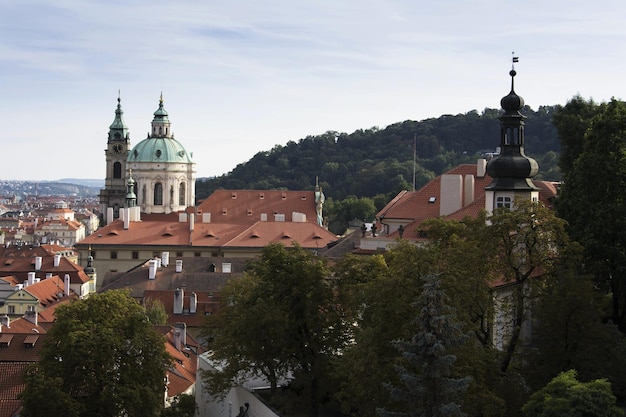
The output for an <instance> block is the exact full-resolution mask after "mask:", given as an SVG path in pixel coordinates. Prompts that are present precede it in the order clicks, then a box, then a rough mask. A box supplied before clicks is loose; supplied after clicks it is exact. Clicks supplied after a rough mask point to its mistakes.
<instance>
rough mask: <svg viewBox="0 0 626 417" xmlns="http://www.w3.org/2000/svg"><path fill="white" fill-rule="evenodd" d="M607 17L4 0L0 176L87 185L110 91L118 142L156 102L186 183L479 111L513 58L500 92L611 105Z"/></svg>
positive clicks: (612, 40) (556, 5)
mask: <svg viewBox="0 0 626 417" xmlns="http://www.w3.org/2000/svg"><path fill="white" fill-rule="evenodd" d="M625 9H626V5H624V4H622V3H621V2H617V1H600V2H594V3H589V2H582V1H579V0H573V1H568V2H565V1H561V0H559V1H554V2H549V3H546V2H540V1H538V0H531V1H526V2H505V3H501V2H500V3H496V2H493V1H488V0H483V1H476V2H463V1H449V2H415V1H409V0H393V1H385V2H383V1H380V0H378V1H377V0H346V1H342V2H336V1H330V0H318V1H313V0H299V1H297V2H287V1H285V0H268V1H263V2H255V1H250V0H240V1H236V2H233V1H225V0H217V1H212V2H201V1H196V0H183V1H177V2H171V1H164V0H156V1H151V2H145V1H140V0H130V1H121V0H117V1H106V2H105V1H91V2H84V1H81V0H63V1H58V0H56V1H25V0H21V1H20V2H13V3H12V4H6V5H3V14H2V15H1V16H0V68H1V69H2V74H3V77H2V78H1V79H0V91H2V97H1V99H0V111H1V112H2V114H3V116H4V120H8V121H9V123H7V124H5V126H4V127H5V128H4V129H3V140H2V144H3V149H6V150H7V152H9V153H7V154H8V155H20V157H19V158H9V160H5V161H3V163H2V164H1V165H0V177H1V178H32V179H55V178H61V177H87V178H103V177H104V151H103V150H104V147H105V146H106V134H107V131H108V127H109V125H110V123H111V122H112V120H113V116H114V110H115V105H116V104H117V103H116V99H117V91H118V89H119V90H121V95H122V106H123V108H124V111H125V120H126V123H127V125H128V126H129V128H130V131H131V140H132V141H133V143H137V142H138V141H139V140H140V139H143V138H144V137H145V134H146V132H147V131H148V130H149V127H150V122H151V120H152V113H153V112H154V110H156V108H157V105H158V97H159V94H160V93H161V91H163V93H164V97H165V106H166V108H167V109H168V111H169V112H170V119H171V121H172V123H173V130H174V132H175V134H176V138H177V139H178V140H179V141H181V142H182V143H183V144H184V145H185V146H186V147H187V148H188V149H189V150H190V151H193V152H194V157H195V159H196V161H197V165H198V171H199V174H200V175H203V176H207V175H216V174H221V173H225V172H227V171H230V170H231V169H233V168H234V167H235V166H236V165H237V164H238V163H241V162H244V161H246V160H247V159H249V158H250V157H251V156H252V155H254V154H255V153H256V152H259V151H264V150H269V149H271V148H272V147H273V146H274V145H276V144H284V143H286V142H287V141H289V140H296V141H297V140H299V139H300V138H303V137H305V136H307V135H314V134H320V133H323V132H325V131H327V130H337V131H342V132H352V131H353V130H356V129H359V128H369V127H371V126H380V127H384V126H385V125H387V124H389V123H394V122H399V121H403V120H406V119H415V120H421V119H424V118H427V117H437V116H439V115H441V114H444V113H459V112H466V111H470V110H473V109H478V110H482V109H483V108H484V107H497V106H498V105H499V100H500V98H501V97H502V96H503V95H505V94H506V93H507V92H508V88H509V85H510V80H509V78H508V75H507V73H508V70H509V67H510V60H511V52H513V51H515V53H516V55H519V56H520V63H519V64H518V66H517V69H518V74H519V76H518V77H517V79H516V90H517V91H518V93H519V94H520V95H522V96H524V98H525V99H526V102H527V103H528V104H529V105H530V106H531V107H538V106H540V105H546V104H558V103H564V102H565V101H566V100H567V99H569V98H571V97H572V96H573V95H574V94H577V93H580V94H581V95H583V96H585V97H593V98H594V99H596V100H608V99H610V98H611V97H612V96H615V97H622V96H624V92H623V90H624V86H623V82H622V79H623V76H622V73H623V71H622V68H623V67H624V62H623V60H624V58H623V57H624V56H626V54H624V52H625V51H624V49H625V48H626V47H625V46H624V45H626V42H625V40H626V39H625V37H626V29H624V28H623V25H622V24H621V21H620V18H621V16H623V15H624V11H625ZM496 140H497V139H496V138H494V141H496ZM24 144H28V146H29V148H28V149H24ZM31 145H32V146H31ZM3 154H4V152H3ZM51 166H53V167H54V169H51V168H50V167H51Z"/></svg>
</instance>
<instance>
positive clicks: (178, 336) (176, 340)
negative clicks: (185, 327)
mask: <svg viewBox="0 0 626 417" xmlns="http://www.w3.org/2000/svg"><path fill="white" fill-rule="evenodd" d="M173 333H174V346H175V347H176V350H178V351H180V350H181V347H182V344H181V339H182V335H181V332H180V329H177V328H176V327H174V330H173Z"/></svg>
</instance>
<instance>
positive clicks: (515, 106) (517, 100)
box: [500, 69, 524, 117]
mask: <svg viewBox="0 0 626 417" xmlns="http://www.w3.org/2000/svg"><path fill="white" fill-rule="evenodd" d="M509 75H510V76H511V92H510V93H509V94H508V95H506V96H504V97H502V100H500V105H501V106H502V109H503V110H504V112H505V113H507V114H511V113H515V112H517V113H519V111H520V110H522V109H523V108H524V99H523V98H522V97H520V96H518V95H517V94H516V93H515V76H516V75H517V72H516V71H515V70H514V69H512V70H511V71H509ZM519 114H520V115H521V113H519ZM522 117H523V116H522Z"/></svg>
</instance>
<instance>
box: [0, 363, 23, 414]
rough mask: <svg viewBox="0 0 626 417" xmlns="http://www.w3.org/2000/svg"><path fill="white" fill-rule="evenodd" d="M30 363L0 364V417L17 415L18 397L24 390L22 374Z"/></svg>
mask: <svg viewBox="0 0 626 417" xmlns="http://www.w3.org/2000/svg"><path fill="white" fill-rule="evenodd" d="M29 365H30V362H25V361H22V362H0V417H13V416H16V415H18V414H17V413H18V412H19V410H20V408H21V401H20V400H19V395H20V394H21V393H22V391H23V390H24V378H23V375H24V372H25V371H26V368H27V367H28V366H29Z"/></svg>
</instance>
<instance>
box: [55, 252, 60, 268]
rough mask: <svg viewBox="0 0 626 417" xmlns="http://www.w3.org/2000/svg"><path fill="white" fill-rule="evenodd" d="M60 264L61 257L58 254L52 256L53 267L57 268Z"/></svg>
mask: <svg viewBox="0 0 626 417" xmlns="http://www.w3.org/2000/svg"><path fill="white" fill-rule="evenodd" d="M60 264H61V255H59V254H56V255H54V267H55V268H58V267H59V265H60Z"/></svg>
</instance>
